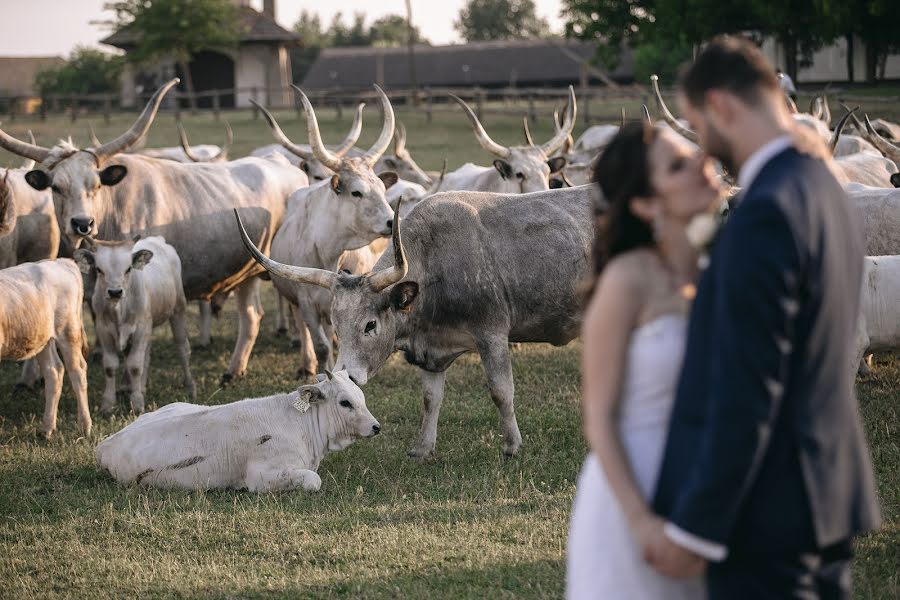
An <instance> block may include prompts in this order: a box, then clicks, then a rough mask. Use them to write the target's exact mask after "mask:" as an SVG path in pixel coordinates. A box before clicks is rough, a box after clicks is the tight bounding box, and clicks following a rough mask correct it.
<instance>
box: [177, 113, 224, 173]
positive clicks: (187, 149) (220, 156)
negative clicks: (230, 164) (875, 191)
mask: <svg viewBox="0 0 900 600" xmlns="http://www.w3.org/2000/svg"><path fill="white" fill-rule="evenodd" d="M178 138H179V139H180V140H181V149H182V150H184V153H185V155H186V156H187V157H188V158H189V159H191V160H192V161H194V162H197V163H202V162H216V161H219V160H227V158H228V151H229V150H231V144H232V143H234V132H233V131H232V130H231V125H229V124H228V121H226V122H225V144H224V145H223V146H222V147H221V148H220V149H219V151H218V152H217V153H216V155H215V156H210V157H209V158H201V157H199V156H197V155H196V154H194V151H193V150H191V144H190V142H188V139H187V133H185V131H184V127H183V126H182V125H181V121H179V122H178Z"/></svg>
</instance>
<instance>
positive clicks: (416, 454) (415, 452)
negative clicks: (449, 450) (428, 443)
mask: <svg viewBox="0 0 900 600" xmlns="http://www.w3.org/2000/svg"><path fill="white" fill-rule="evenodd" d="M406 456H408V457H409V458H411V459H413V460H415V461H417V462H425V461H427V460H428V459H429V458H432V457H433V456H434V448H431V449H428V450H426V449H424V448H418V447H416V448H412V449H410V451H409V452H407V453H406Z"/></svg>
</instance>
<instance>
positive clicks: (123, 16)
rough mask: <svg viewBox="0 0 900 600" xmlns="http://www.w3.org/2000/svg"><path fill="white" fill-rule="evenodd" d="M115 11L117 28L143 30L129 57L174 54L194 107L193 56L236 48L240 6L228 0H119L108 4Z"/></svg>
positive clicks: (155, 58)
mask: <svg viewBox="0 0 900 600" xmlns="http://www.w3.org/2000/svg"><path fill="white" fill-rule="evenodd" d="M104 8H105V9H106V10H111V11H113V12H114V13H115V20H114V21H112V22H111V23H110V24H111V25H112V26H113V27H115V28H116V29H122V28H126V27H127V28H129V29H133V30H135V31H137V32H139V39H138V41H137V45H136V47H135V48H134V50H132V51H131V52H129V53H128V55H127V58H128V60H130V61H133V62H135V63H138V64H146V63H152V62H156V61H158V60H160V59H163V58H172V59H174V60H175V61H176V62H177V63H178V66H179V67H180V69H181V72H182V73H183V74H184V79H185V85H186V87H187V91H188V98H189V101H190V103H191V108H192V109H195V108H196V106H197V105H196V99H195V98H194V82H193V78H192V77H191V71H190V69H189V68H188V65H189V64H190V61H191V56H192V55H194V54H195V53H197V52H202V51H205V50H217V51H222V50H228V49H231V48H235V47H236V46H237V44H238V40H239V34H240V31H239V20H238V19H239V12H238V11H239V9H238V7H237V6H235V5H234V4H232V3H231V2H229V1H228V0H119V1H117V2H109V3H107V4H106V5H105V7H104Z"/></svg>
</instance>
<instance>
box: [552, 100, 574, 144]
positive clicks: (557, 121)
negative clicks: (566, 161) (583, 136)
mask: <svg viewBox="0 0 900 600" xmlns="http://www.w3.org/2000/svg"><path fill="white" fill-rule="evenodd" d="M553 123H554V124H555V125H556V130H557V131H559V130H560V129H561V128H562V126H563V123H562V117H560V116H559V110H557V109H553ZM574 147H575V138H573V137H572V132H571V131H570V132H569V135H568V136H566V141H565V142H563V145H562V147H561V148H560V149H559V152H560V154H568V153H569V152H571V151H572V148H574Z"/></svg>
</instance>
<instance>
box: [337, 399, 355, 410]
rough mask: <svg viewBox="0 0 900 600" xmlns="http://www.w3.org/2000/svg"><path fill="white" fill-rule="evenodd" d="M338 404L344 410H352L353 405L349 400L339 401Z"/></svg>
mask: <svg viewBox="0 0 900 600" xmlns="http://www.w3.org/2000/svg"><path fill="white" fill-rule="evenodd" d="M338 404H340V405H341V406H343V407H344V408H349V409H351V410H352V409H353V405H352V404H350V401H349V400H341V401H340V402H339V403H338Z"/></svg>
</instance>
